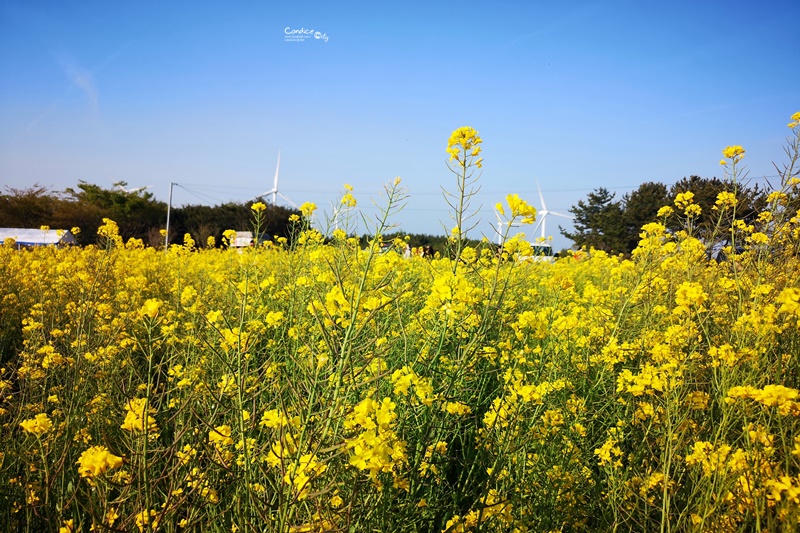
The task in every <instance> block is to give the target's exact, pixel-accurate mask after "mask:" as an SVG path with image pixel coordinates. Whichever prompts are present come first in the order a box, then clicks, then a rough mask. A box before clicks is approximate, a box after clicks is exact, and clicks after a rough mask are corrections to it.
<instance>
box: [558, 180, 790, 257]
mask: <svg viewBox="0 0 800 533" xmlns="http://www.w3.org/2000/svg"><path fill="white" fill-rule="evenodd" d="M686 192H692V193H693V194H694V197H693V199H692V201H693V203H695V204H697V205H698V206H699V207H700V209H701V212H700V214H699V215H698V216H697V217H696V219H695V220H694V221H693V224H694V227H695V228H696V232H697V235H698V236H699V237H700V238H710V235H711V232H712V231H713V230H714V228H717V229H723V230H724V229H727V228H725V227H722V228H720V227H719V226H718V225H719V223H720V217H719V213H718V211H717V210H716V209H714V205H715V202H716V201H717V197H718V195H719V193H721V192H730V193H732V194H734V195H735V197H736V211H735V212H736V218H737V219H741V220H744V222H745V223H747V224H752V223H753V221H755V220H756V219H757V217H758V215H759V213H761V211H763V210H764V208H765V207H766V206H767V196H768V195H769V192H770V191H769V190H767V189H765V188H763V187H759V186H758V185H754V186H750V185H748V184H743V183H738V184H737V183H733V182H732V181H729V180H720V179H718V178H701V177H699V176H691V177H689V178H683V179H681V180H680V181H678V182H677V183H675V184H674V185H672V186H671V187H667V186H666V185H664V184H663V183H659V182H646V183H643V184H641V185H640V186H639V188H638V189H636V190H635V191H632V192H630V193H628V194H625V195H624V196H623V197H622V198H619V199H616V194H615V193H612V192H610V191H609V190H608V189H606V188H604V187H599V188H597V189H594V190H593V191H592V192H590V193H589V194H588V196H587V197H586V199H585V200H580V201H579V202H578V203H577V204H576V205H573V206H572V207H571V208H570V209H569V212H570V213H572V215H573V216H574V217H575V219H574V228H575V229H574V231H568V230H566V229H564V228H559V229H560V231H561V234H562V235H564V236H565V237H567V238H568V239H571V240H572V241H573V242H574V243H575V244H576V245H577V246H578V247H581V246H585V247H587V248H595V249H597V250H603V251H605V252H609V253H613V254H630V253H631V252H632V251H633V249H634V248H636V246H637V244H638V242H639V233H640V229H641V227H642V226H643V225H645V224H647V223H649V222H655V221H656V220H657V215H658V212H659V209H661V208H662V207H663V206H666V205H672V206H673V207H674V202H675V199H676V198H677V196H678V194H681V193H686ZM789 202H790V205H788V206H787V209H789V210H792V209H793V210H794V211H796V210H797V209H798V208H800V199H798V197H797V196H795V197H794V198H791V199H789ZM723 222H724V221H723ZM666 225H667V228H668V229H669V230H672V231H677V230H679V229H681V222H680V220H678V218H677V217H671V218H668V219H667V220H666Z"/></svg>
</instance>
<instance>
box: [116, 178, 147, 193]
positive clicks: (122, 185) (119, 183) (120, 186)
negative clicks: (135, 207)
mask: <svg viewBox="0 0 800 533" xmlns="http://www.w3.org/2000/svg"><path fill="white" fill-rule="evenodd" d="M126 185H127V183H126V182H124V181H117V182H114V187H116V188H118V189H119V190H121V191H122V192H124V193H127V194H134V193H137V192H141V191H144V190H146V189H149V188H150V187H152V185H145V186H144V187H136V188H135V189H126V188H125V186H126Z"/></svg>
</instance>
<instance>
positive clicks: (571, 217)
mask: <svg viewBox="0 0 800 533" xmlns="http://www.w3.org/2000/svg"><path fill="white" fill-rule="evenodd" d="M547 214H548V215H555V216H557V217H562V218H568V219H570V220H572V219H574V218H575V217H573V216H570V215H565V214H563V213H556V212H555V211H549V212H548V213H547Z"/></svg>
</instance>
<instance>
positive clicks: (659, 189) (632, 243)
mask: <svg viewBox="0 0 800 533" xmlns="http://www.w3.org/2000/svg"><path fill="white" fill-rule="evenodd" d="M669 203H671V201H670V196H669V193H668V191H667V186H666V185H664V184H663V183H658V182H652V181H648V182H647V183H642V184H641V185H639V188H638V189H636V190H635V191H633V192H631V193H628V194H626V195H625V196H623V197H622V206H623V207H622V224H623V229H624V234H623V236H622V242H623V245H624V247H623V250H622V251H623V252H624V253H626V254H629V253H631V252H632V251H633V249H634V248H636V246H637V245H638V244H639V232H640V230H641V228H642V226H644V225H645V224H647V223H649V222H653V221H654V220H655V219H656V214H657V213H658V210H659V209H661V208H662V207H663V206H665V205H668V204H669Z"/></svg>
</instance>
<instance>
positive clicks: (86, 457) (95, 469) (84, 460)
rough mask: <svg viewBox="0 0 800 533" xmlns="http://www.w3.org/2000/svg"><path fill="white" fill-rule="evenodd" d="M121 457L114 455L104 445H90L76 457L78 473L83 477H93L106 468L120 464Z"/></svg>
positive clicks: (116, 466) (119, 465) (112, 467)
mask: <svg viewBox="0 0 800 533" xmlns="http://www.w3.org/2000/svg"><path fill="white" fill-rule="evenodd" d="M122 463H123V461H122V457H119V456H117V455H114V454H113V453H111V452H109V451H108V448H106V447H105V446H92V447H91V448H89V449H87V450H85V451H84V452H83V453H81V456H80V457H79V458H78V474H80V476H81V477H84V478H94V477H97V476H99V475H100V474H103V473H104V472H105V471H106V470H109V469H114V468H119V467H121V466H122Z"/></svg>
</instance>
